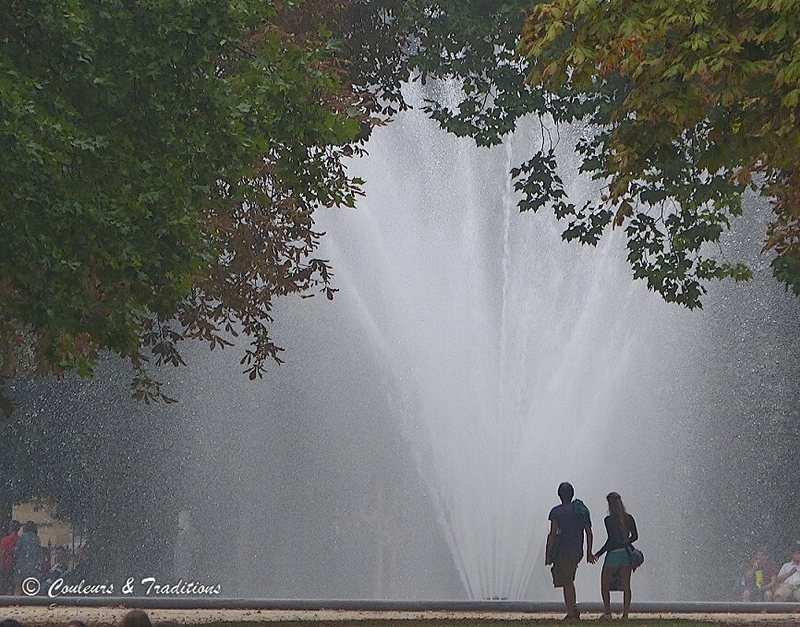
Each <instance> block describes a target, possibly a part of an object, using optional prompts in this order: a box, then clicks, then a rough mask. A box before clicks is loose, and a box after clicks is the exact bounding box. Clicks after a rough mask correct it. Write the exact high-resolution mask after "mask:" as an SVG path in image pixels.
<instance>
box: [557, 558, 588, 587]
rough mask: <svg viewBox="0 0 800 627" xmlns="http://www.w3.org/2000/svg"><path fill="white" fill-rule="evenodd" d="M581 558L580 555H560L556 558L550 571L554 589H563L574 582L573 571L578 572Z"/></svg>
mask: <svg viewBox="0 0 800 627" xmlns="http://www.w3.org/2000/svg"><path fill="white" fill-rule="evenodd" d="M582 558H583V554H582V553H562V554H560V555H558V556H556V558H555V559H554V560H553V567H552V568H551V569H550V571H551V572H552V573H553V587H554V588H563V587H564V586H566V585H567V584H570V583H573V582H574V581H575V571H576V570H578V564H580V562H581V559H582Z"/></svg>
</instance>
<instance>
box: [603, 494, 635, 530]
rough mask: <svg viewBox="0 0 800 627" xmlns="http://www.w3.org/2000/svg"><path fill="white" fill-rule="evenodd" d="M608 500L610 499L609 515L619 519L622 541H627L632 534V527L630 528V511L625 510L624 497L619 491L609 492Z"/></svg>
mask: <svg viewBox="0 0 800 627" xmlns="http://www.w3.org/2000/svg"><path fill="white" fill-rule="evenodd" d="M606 500H607V501H608V515H609V516H611V518H613V519H614V520H616V521H617V523H618V524H619V528H620V530H621V531H622V541H623V542H627V541H628V537H629V536H630V529H628V512H626V511H625V504H624V503H623V502H622V497H621V496H620V495H619V493H618V492H609V493H608V494H607V495H606Z"/></svg>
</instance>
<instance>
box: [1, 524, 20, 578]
mask: <svg viewBox="0 0 800 627" xmlns="http://www.w3.org/2000/svg"><path fill="white" fill-rule="evenodd" d="M20 527H21V525H20V524H19V521H18V520H12V521H11V522H10V523H9V525H8V533H7V534H6V535H4V536H3V539H2V540H0V594H13V592H14V552H15V551H16V549H17V542H19V529H20Z"/></svg>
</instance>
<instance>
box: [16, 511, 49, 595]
mask: <svg viewBox="0 0 800 627" xmlns="http://www.w3.org/2000/svg"><path fill="white" fill-rule="evenodd" d="M41 549H42V545H41V543H40V542H39V534H38V533H37V530H36V523H35V522H33V521H32V520H29V521H28V522H26V523H25V524H24V525H23V527H22V535H21V536H20V537H19V542H17V550H16V552H15V554H14V555H15V556H14V594H16V595H17V596H20V595H21V594H22V582H23V581H25V580H26V579H27V578H28V577H35V578H37V579H38V578H39V554H40V553H41Z"/></svg>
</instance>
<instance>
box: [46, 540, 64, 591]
mask: <svg viewBox="0 0 800 627" xmlns="http://www.w3.org/2000/svg"><path fill="white" fill-rule="evenodd" d="M53 554H54V555H55V561H54V563H53V565H52V566H51V567H50V571H49V572H48V573H47V579H46V580H45V582H44V585H45V587H46V588H47V587H49V586H50V585H51V584H52V583H53V582H54V581H56V580H58V579H64V578H65V577H66V575H67V573H68V572H69V554H68V553H67V549H66V548H64V547H63V546H61V545H60V544H59V545H58V546H56V548H55V549H54V551H53Z"/></svg>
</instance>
